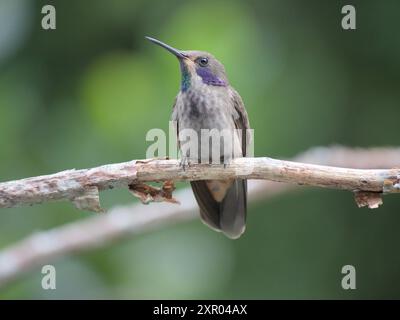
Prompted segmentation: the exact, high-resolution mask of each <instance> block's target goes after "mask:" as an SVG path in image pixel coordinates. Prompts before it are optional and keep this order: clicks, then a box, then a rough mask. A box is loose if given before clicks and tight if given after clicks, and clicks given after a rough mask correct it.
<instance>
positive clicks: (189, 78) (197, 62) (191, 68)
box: [146, 37, 228, 91]
mask: <svg viewBox="0 0 400 320" xmlns="http://www.w3.org/2000/svg"><path fill="white" fill-rule="evenodd" d="M146 39H148V40H150V41H151V42H153V43H155V44H157V45H159V46H161V47H163V48H164V49H166V50H168V51H169V52H171V53H172V54H173V55H175V56H176V57H177V58H178V60H179V63H180V66H181V73H182V85H181V90H182V91H186V90H187V89H189V88H190V86H191V85H192V84H193V83H195V82H196V80H200V81H201V82H202V83H204V84H206V85H210V86H218V87H226V86H227V85H228V78H227V77H226V74H225V68H224V66H223V65H222V63H221V62H219V61H218V60H217V59H216V58H215V57H214V56H213V55H212V54H210V53H208V52H204V51H182V50H178V49H175V48H173V47H171V46H169V45H167V44H165V43H163V42H161V41H159V40H157V39H153V38H150V37H146Z"/></svg>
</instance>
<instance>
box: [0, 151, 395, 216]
mask: <svg viewBox="0 0 400 320" xmlns="http://www.w3.org/2000/svg"><path fill="white" fill-rule="evenodd" d="M227 178H247V179H263V180H272V181H276V182H287V183H295V184H300V185H309V186H315V187H324V188H332V189H343V190H350V191H353V192H374V193H396V192H400V169H350V168H340V167H330V166H322V165H315V164H305V163H299V162H292V161H283V160H276V159H272V158H267V157H264V158H239V159H234V160H233V161H232V163H231V164H230V165H228V166H226V167H225V168H224V166H223V165H204V164H192V165H190V166H189V167H186V168H185V170H184V169H183V168H182V167H181V166H180V165H179V161H178V160H157V159H154V160H143V161H140V160H135V161H130V162H124V163H117V164H110V165H104V166H100V167H96V168H92V169H84V170H67V171H62V172H59V173H55V174H51V175H45V176H39V177H33V178H27V179H22V180H16V181H9V182H4V183H0V208H7V207H15V206H19V205H32V204H37V203H42V202H45V201H53V200H62V199H66V200H70V201H72V202H73V203H74V204H75V206H76V207H77V208H79V209H86V210H92V211H101V210H102V209H101V207H100V203H99V197H98V190H105V189H110V188H115V187H128V185H129V186H130V187H131V190H132V189H133V191H134V189H135V185H141V183H142V182H149V181H171V180H172V181H182V180H187V181H190V180H208V179H214V180H215V179H227Z"/></svg>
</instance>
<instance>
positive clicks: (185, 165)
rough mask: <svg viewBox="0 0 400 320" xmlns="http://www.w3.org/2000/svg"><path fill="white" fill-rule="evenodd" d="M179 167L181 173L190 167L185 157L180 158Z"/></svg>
mask: <svg viewBox="0 0 400 320" xmlns="http://www.w3.org/2000/svg"><path fill="white" fill-rule="evenodd" d="M179 166H180V167H182V169H183V171H186V167H189V166H190V161H189V159H188V158H187V157H182V158H181V161H180V162H179Z"/></svg>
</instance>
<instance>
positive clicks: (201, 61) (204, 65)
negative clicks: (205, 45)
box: [198, 57, 208, 67]
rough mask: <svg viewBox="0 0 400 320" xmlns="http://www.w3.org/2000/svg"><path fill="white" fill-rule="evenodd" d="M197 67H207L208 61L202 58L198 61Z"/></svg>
mask: <svg viewBox="0 0 400 320" xmlns="http://www.w3.org/2000/svg"><path fill="white" fill-rule="evenodd" d="M198 62H199V65H200V66H202V67H206V66H207V65H208V59H207V58H205V57H203V58H199V59H198Z"/></svg>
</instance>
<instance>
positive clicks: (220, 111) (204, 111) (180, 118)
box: [173, 84, 241, 162]
mask: <svg viewBox="0 0 400 320" xmlns="http://www.w3.org/2000/svg"><path fill="white" fill-rule="evenodd" d="M234 112H235V110H234V107H233V105H232V99H231V97H230V95H229V89H228V88H226V87H217V86H209V85H205V84H199V85H197V86H195V87H194V88H190V89H189V90H187V91H185V92H180V93H179V95H178V97H177V101H176V105H175V110H174V113H175V118H176V120H177V122H178V124H179V131H182V130H185V129H189V130H193V131H194V132H195V133H196V134H197V138H198V140H197V142H193V141H192V142H189V143H192V146H190V145H186V148H185V150H186V153H187V150H188V149H190V148H189V147H191V148H192V150H193V149H195V148H196V146H195V145H193V143H197V150H198V153H197V155H195V156H194V157H193V155H191V154H186V156H187V157H188V158H189V159H191V160H197V159H199V160H201V161H202V162H205V161H209V160H210V156H211V155H214V154H215V155H216V154H219V155H220V157H219V158H220V159H224V161H225V162H229V160H230V159H231V158H233V157H235V154H241V147H240V142H239V140H238V137H237V134H236V132H235V131H234V129H235V123H234V120H233V114H234ZM173 118H174V115H173ZM204 129H208V131H211V130H213V131H211V133H213V134H214V133H215V132H218V133H220V134H221V136H223V138H222V139H219V142H218V143H214V140H212V139H211V140H210V141H211V142H210V144H209V145H208V146H209V150H208V152H207V153H204V147H205V146H204V144H203V147H201V146H202V143H204V134H206V133H207V130H204ZM215 129H216V130H215ZM185 140H186V142H188V141H187V139H185ZM201 140H203V141H201ZM207 143H208V142H207ZM194 158H196V159H194ZM214 160H216V159H215V158H214V157H213V161H214Z"/></svg>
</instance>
